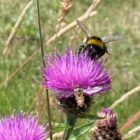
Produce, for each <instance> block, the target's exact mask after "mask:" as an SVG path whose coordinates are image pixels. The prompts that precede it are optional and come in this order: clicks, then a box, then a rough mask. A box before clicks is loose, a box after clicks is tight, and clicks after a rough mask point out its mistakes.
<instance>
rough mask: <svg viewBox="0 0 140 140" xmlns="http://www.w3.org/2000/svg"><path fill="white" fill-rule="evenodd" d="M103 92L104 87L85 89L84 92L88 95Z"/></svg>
mask: <svg viewBox="0 0 140 140" xmlns="http://www.w3.org/2000/svg"><path fill="white" fill-rule="evenodd" d="M101 90H102V87H100V86H99V87H94V88H87V89H83V92H84V93H86V94H88V95H94V94H95V93H97V92H100V91H101Z"/></svg>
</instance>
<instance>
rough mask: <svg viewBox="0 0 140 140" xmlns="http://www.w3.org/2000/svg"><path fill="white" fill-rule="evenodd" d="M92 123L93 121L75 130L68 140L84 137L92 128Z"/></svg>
mask: <svg viewBox="0 0 140 140" xmlns="http://www.w3.org/2000/svg"><path fill="white" fill-rule="evenodd" d="M94 122H95V121H92V122H90V123H87V124H85V125H82V126H80V127H77V128H75V129H74V130H73V132H72V134H71V136H70V140H77V139H78V138H79V137H81V136H82V135H84V134H85V133H86V132H87V131H88V130H89V129H90V128H91V127H92V126H93V124H94Z"/></svg>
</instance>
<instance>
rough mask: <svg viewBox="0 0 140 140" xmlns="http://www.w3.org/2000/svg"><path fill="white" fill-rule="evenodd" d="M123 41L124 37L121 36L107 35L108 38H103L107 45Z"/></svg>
mask: <svg viewBox="0 0 140 140" xmlns="http://www.w3.org/2000/svg"><path fill="white" fill-rule="evenodd" d="M121 39H122V36H119V35H107V36H104V37H102V40H103V42H104V43H105V44H106V43H109V42H112V41H118V40H121Z"/></svg>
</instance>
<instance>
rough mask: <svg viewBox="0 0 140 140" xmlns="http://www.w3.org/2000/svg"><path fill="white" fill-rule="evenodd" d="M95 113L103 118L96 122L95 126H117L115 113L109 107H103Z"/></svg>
mask: <svg viewBox="0 0 140 140" xmlns="http://www.w3.org/2000/svg"><path fill="white" fill-rule="evenodd" d="M97 115H98V116H99V117H101V118H103V119H100V120H98V121H97V122H96V123H97V126H99V127H103V126H106V127H109V128H115V127H116V126H117V115H116V113H114V112H113V111H112V110H111V109H109V108H104V109H103V110H102V111H100V112H98V114H97Z"/></svg>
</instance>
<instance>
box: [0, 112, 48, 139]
mask: <svg viewBox="0 0 140 140" xmlns="http://www.w3.org/2000/svg"><path fill="white" fill-rule="evenodd" d="M45 129H46V128H45V127H44V126H42V125H39V124H38V121H37V117H33V116H31V115H30V116H28V117H25V115H23V114H20V115H15V116H11V117H4V118H2V119H0V140H46V138H47V134H46V132H45Z"/></svg>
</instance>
